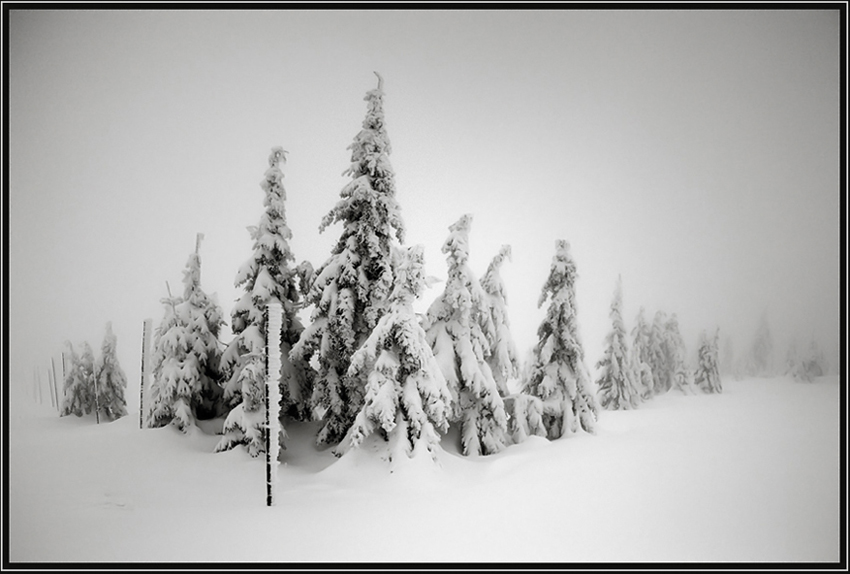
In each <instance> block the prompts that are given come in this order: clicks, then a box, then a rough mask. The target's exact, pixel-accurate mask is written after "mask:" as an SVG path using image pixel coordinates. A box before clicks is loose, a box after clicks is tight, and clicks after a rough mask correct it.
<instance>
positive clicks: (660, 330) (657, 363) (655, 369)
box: [647, 311, 671, 395]
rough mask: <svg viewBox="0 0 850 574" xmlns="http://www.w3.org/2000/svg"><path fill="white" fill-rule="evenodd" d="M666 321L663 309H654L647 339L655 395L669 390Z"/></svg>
mask: <svg viewBox="0 0 850 574" xmlns="http://www.w3.org/2000/svg"><path fill="white" fill-rule="evenodd" d="M666 322H667V314H666V313H665V312H664V311H656V312H655V317H654V318H653V320H652V326H651V327H650V329H649V337H648V339H647V344H648V353H649V366H650V368H651V369H652V383H653V390H652V392H653V394H655V395H660V394H664V393H666V392H667V391H669V390H670V378H671V374H670V361H669V358H668V357H667V351H666V349H665V345H666V333H665V329H664V325H665V323H666Z"/></svg>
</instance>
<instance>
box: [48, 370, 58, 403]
mask: <svg viewBox="0 0 850 574" xmlns="http://www.w3.org/2000/svg"><path fill="white" fill-rule="evenodd" d="M47 392H48V394H49V395H50V406H51V407H53V408H54V409H55V408H56V397H55V396H54V395H53V374H52V373H51V372H50V369H47Z"/></svg>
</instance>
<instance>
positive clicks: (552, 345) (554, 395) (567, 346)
mask: <svg viewBox="0 0 850 574" xmlns="http://www.w3.org/2000/svg"><path fill="white" fill-rule="evenodd" d="M576 277H577V274H576V265H575V262H574V261H573V258H572V255H571V254H570V246H569V243H567V242H566V241H565V240H563V239H559V240H558V241H557V242H556V243H555V256H554V257H553V258H552V266H551V269H550V271H549V278H548V279H547V280H546V283H545V284H544V286H543V292H542V293H541V295H540V299H539V300H538V302H537V306H538V307H542V306H543V304H544V303H545V302H546V301H547V300H548V301H549V307H548V309H547V311H546V317H545V318H544V319H543V322H542V323H541V324H540V327H539V328H538V329H537V337H538V341H537V345H536V346H535V348H534V364H533V366H532V368H531V374H530V376H529V379H528V380H527V381H526V383H525V388H524V392H525V393H527V394H530V395H532V396H535V397H538V398H539V399H541V400H542V401H543V404H544V409H545V412H544V414H543V422H544V425H545V427H546V430H547V436H548V438H550V439H556V438H559V437H562V436H566V435H567V434H569V433H571V432H573V433H574V432H577V430H578V426H579V425H581V428H583V429H584V430H585V431H586V432H589V433H593V432H595V422H596V420H597V418H598V416H599V406H598V404H597V402H596V398H595V397H594V395H593V393H592V392H591V390H590V377H589V374H588V372H587V367H586V366H585V364H584V349H583V348H582V345H581V341H580V339H579V335H578V318H577V314H576V302H575V281H576Z"/></svg>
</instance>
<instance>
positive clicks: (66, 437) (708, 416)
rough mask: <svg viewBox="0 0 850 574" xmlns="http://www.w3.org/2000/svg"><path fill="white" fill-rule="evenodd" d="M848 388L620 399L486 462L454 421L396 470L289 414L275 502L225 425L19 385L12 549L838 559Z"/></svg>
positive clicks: (75, 557)
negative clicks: (191, 424) (28, 392)
mask: <svg viewBox="0 0 850 574" xmlns="http://www.w3.org/2000/svg"><path fill="white" fill-rule="evenodd" d="M839 384H840V383H839V377H837V376H829V377H821V378H818V379H816V380H815V381H814V382H813V383H809V384H807V383H797V382H794V381H793V380H791V379H790V378H774V379H744V380H740V381H736V380H734V379H731V378H724V379H723V394H720V395H697V396H683V395H680V394H672V393H671V394H667V395H664V396H660V397H656V398H654V399H652V400H650V401H648V402H646V403H643V404H642V405H641V406H640V408H639V409H637V410H633V411H614V412H611V411H604V412H602V415H601V417H600V420H599V422H598V423H597V434H596V436H591V435H587V434H584V433H579V434H577V435H574V436H571V437H568V438H565V439H561V440H557V441H553V442H549V441H547V440H545V439H541V438H538V437H532V438H531V439H529V440H527V441H526V442H524V443H522V444H519V445H514V446H511V447H509V448H508V449H506V450H505V451H503V452H501V453H499V454H496V455H492V456H487V457H475V458H467V457H461V456H460V455H459V454H458V440H457V436H456V435H454V434H450V435H449V436H447V437H444V438H443V441H442V447H443V451H442V452H441V453H440V464H439V465H435V464H432V463H431V461H430V459H427V458H422V459H413V460H409V461H403V462H401V463H399V464H397V465H395V466H394V467H392V468H391V467H390V466H389V465H388V464H387V463H386V462H384V461H382V460H380V459H379V458H378V457H377V456H373V455H372V454H371V453H370V451H369V448H368V446H369V443H368V442H367V443H365V444H364V446H363V448H361V450H359V451H353V452H351V453H349V454H348V455H346V456H344V457H343V458H341V459H336V458H334V456H333V455H332V454H331V452H330V451H329V450H321V451H320V450H317V449H316V448H315V447H314V446H313V442H314V438H315V433H316V431H317V429H318V427H317V426H316V425H315V424H305V425H301V426H290V427H289V428H288V432H289V438H288V439H287V441H286V444H287V447H288V448H287V450H286V451H284V453H283V455H282V456H281V465H280V468H279V491H278V505H277V506H275V507H271V508H269V507H266V506H265V466H264V460H263V458H262V457H260V458H257V459H252V458H251V457H249V456H248V455H247V454H246V453H245V451H244V449H241V448H240V449H237V450H233V451H229V452H224V453H219V454H214V453H213V452H212V451H213V448H214V447H215V445H216V443H217V442H218V440H219V438H220V437H218V436H216V435H215V434H213V433H212V432H211V433H210V434H207V433H205V432H203V431H201V430H199V429H196V430H195V432H193V433H192V434H191V435H190V436H183V435H181V434H180V432H179V431H177V430H176V429H174V428H173V427H170V426H169V427H165V428H161V429H145V430H141V429H139V428H138V425H139V420H138V405H136V411H135V412H134V411H133V409H132V407H133V405H132V404H131V405H130V415H129V416H127V417H124V418H123V419H120V420H118V421H116V422H114V423H109V424H101V425H96V424H95V422H94V419H93V417H91V418H82V419H80V418H77V417H75V416H69V417H64V418H59V417H58V415H57V414H56V411H55V410H51V409H50V406H49V401H48V400H47V399H46V398H45V399H44V401H45V403H46V404H42V405H38V404H35V403H33V401H32V399H31V398H30V397H26V396H20V395H21V394H22V393H17V394H16V393H15V392H13V395H14V396H13V397H12V399H13V402H12V404H11V408H10V409H9V411H10V415H9V416H10V419H9V433H10V434H9V489H10V492H9V509H8V512H9V541H10V544H9V559H10V560H11V561H12V563H13V565H14V563H16V562H54V561H55V562H63V563H65V562H83V561H85V562H89V561H112V562H163V561H181V562H206V561H212V562H219V561H236V562H252V561H258V562H305V561H309V562H336V563H341V562H360V561H376V562H383V561H390V562H429V563H434V562H502V563H503V562H585V561H594V562H595V561H604V562H640V561H653V562H655V561H658V562H665V561H677V562H706V561H759V562H774V561H776V562H791V561H826V562H834V561H838V559H839V546H840V545H839V520H840V513H839V507H840V498H839V491H840V488H841V484H840V480H839V468H840V450H839V435H840V433H841V432H843V431H844V429H842V428H840V416H839V414H840V400H841V397H840V393H839ZM128 394H129V395H132V393H131V392H130V393H128ZM391 470H392V472H390V471H391Z"/></svg>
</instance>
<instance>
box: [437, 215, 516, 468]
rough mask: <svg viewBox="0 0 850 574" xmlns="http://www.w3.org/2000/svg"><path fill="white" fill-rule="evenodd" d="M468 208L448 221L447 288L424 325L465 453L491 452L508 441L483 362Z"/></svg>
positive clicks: (484, 315)
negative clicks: (445, 383) (472, 266)
mask: <svg viewBox="0 0 850 574" xmlns="http://www.w3.org/2000/svg"><path fill="white" fill-rule="evenodd" d="M471 225H472V216H471V215H469V214H466V215H464V216H462V217H461V218H460V219H459V220H458V221H457V222H455V223H453V224H452V225H451V226H449V236H448V238H447V239H446V241H445V242H444V243H443V247H442V251H443V253H445V254H446V255H447V257H446V260H447V262H448V278H447V279H446V284H445V289H444V291H443V293H442V294H441V295H440V296H439V297H437V299H436V300H435V301H434V302H433V303H431V306H430V307H429V308H428V312H427V313H426V315H425V320H424V323H423V326H424V328H425V331H426V333H427V335H428V343H429V345H430V346H431V348H432V349H433V350H434V355H435V356H436V358H437V362H438V363H439V365H440V369H441V370H442V373H443V376H444V377H445V379H446V382H447V383H448V386H449V391H450V393H451V414H450V420H451V422H459V423H460V433H461V450H462V452H463V454H464V455H470V454H482V455H487V454H493V453H496V452H499V451H500V450H502V449H503V448H504V447H505V446H506V445H507V438H508V437H507V422H508V421H507V415H506V413H505V405H504V402H503V401H502V397H501V395H500V394H499V387H498V385H497V384H496V380H495V379H494V378H493V373H492V372H491V371H490V366H489V365H488V364H487V354H488V353H489V349H490V347H489V345H488V342H487V338H486V336H485V334H484V329H483V325H484V324H485V322H486V321H487V320H489V315H488V310H487V307H486V301H485V299H486V294H485V292H484V290H483V289H482V288H481V284H480V283H479V282H478V280H477V279H476V278H475V275H474V274H473V273H472V270H471V269H470V268H469V229H470V226H471Z"/></svg>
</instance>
